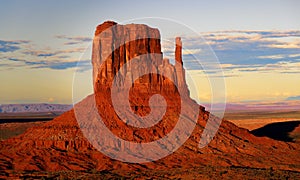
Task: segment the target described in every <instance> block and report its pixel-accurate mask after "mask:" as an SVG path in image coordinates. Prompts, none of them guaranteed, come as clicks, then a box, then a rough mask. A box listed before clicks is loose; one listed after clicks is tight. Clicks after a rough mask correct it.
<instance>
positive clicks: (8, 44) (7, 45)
mask: <svg viewBox="0 0 300 180" xmlns="http://www.w3.org/2000/svg"><path fill="white" fill-rule="evenodd" d="M29 42H30V41H24V40H16V41H5V40H0V52H14V51H17V50H19V49H21V47H20V46H21V45H23V44H27V43H29Z"/></svg>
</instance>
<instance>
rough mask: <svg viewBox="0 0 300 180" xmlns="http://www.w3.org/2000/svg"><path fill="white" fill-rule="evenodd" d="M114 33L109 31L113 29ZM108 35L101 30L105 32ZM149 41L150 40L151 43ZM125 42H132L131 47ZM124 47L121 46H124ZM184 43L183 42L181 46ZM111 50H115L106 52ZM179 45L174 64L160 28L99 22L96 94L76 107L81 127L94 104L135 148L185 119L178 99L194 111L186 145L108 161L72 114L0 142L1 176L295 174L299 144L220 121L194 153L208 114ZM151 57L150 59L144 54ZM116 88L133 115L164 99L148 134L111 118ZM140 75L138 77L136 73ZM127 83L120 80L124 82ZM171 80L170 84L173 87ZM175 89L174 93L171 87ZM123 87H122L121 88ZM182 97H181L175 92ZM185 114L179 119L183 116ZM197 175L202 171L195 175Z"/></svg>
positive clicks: (94, 61)
mask: <svg viewBox="0 0 300 180" xmlns="http://www.w3.org/2000/svg"><path fill="white" fill-rule="evenodd" d="M111 27H112V28H111ZM104 31H106V32H104ZM149 37H150V38H149ZM130 39H135V40H133V41H129V42H127V41H128V40H130ZM124 42H126V43H124ZM183 45H184V44H183ZM112 47H116V49H115V50H114V51H113V52H112V53H111V52H110V51H111V49H112ZM181 48H182V44H181V40H180V38H176V48H175V65H173V64H171V63H170V62H169V60H168V59H163V53H162V52H161V44H160V33H159V30H158V29H155V28H151V27H149V26H147V25H143V24H128V25H119V24H117V23H115V22H112V21H107V22H104V23H103V24H101V25H99V26H98V27H97V28H96V32H95V36H94V40H93V53H92V64H93V71H94V74H93V79H94V94H93V95H90V96H88V97H86V98H85V99H84V100H82V101H81V102H79V103H78V104H76V105H75V109H76V107H77V108H78V109H80V110H81V111H83V112H85V116H86V117H84V118H85V119H86V122H89V121H91V119H92V118H93V117H92V116H93V115H91V114H89V111H90V109H89V108H88V107H93V105H91V104H92V102H93V101H94V100H95V101H96V106H95V107H94V108H96V110H97V111H98V112H99V114H100V115H101V117H102V119H103V121H104V123H105V125H106V126H107V127H108V128H109V129H110V130H111V131H112V132H113V133H114V134H115V135H116V136H118V137H120V138H123V139H125V140H128V141H134V142H141V143H143V142H150V141H153V140H156V139H159V138H162V137H163V136H164V135H165V134H167V133H169V132H170V131H171V130H172V128H173V127H174V126H175V124H176V122H177V120H178V117H179V114H180V113H183V115H184V116H186V117H187V118H190V117H189V116H190V114H189V113H186V112H187V111H183V112H181V111H180V103H181V101H180V98H182V99H183V101H185V102H187V103H188V104H189V105H190V106H193V107H197V108H198V109H199V114H198V120H197V125H196V127H195V129H194V130H193V132H192V135H191V136H190V137H189V138H188V140H187V141H186V142H185V143H184V144H183V145H182V146H181V147H180V148H179V149H178V150H177V151H175V152H174V153H172V154H171V155H169V156H167V157H164V158H162V159H160V160H158V161H155V162H148V163H143V164H138V163H125V162H121V161H117V160H113V159H111V158H109V157H107V156H105V155H103V154H102V153H101V152H99V151H98V150H96V149H95V148H94V147H93V146H92V145H91V144H90V143H89V141H88V140H87V139H86V138H85V136H84V135H83V133H82V131H81V129H80V128H79V125H78V122H77V121H76V117H75V113H74V109H72V110H70V111H67V112H65V113H64V114H62V115H61V116H59V117H57V118H55V119H53V120H52V121H49V122H47V123H46V124H44V125H42V126H39V127H33V128H30V129H28V130H27V131H26V132H25V133H24V134H22V135H20V136H17V137H14V138H11V139H8V140H5V141H2V142H1V145H0V169H1V170H2V171H4V172H5V173H7V174H10V173H12V172H23V171H39V172H42V171H47V172H55V171H63V170H72V171H80V170H83V171H84V170H97V171H103V170H106V171H112V170H118V171H129V172H130V171H132V172H133V171H135V172H142V171H143V170H166V171H169V170H171V169H172V168H177V169H178V168H180V169H186V170H188V169H191V168H195V167H201V166H215V167H245V168H272V169H278V170H291V171H297V172H299V171H300V144H299V143H292V142H281V141H275V140H272V139H270V138H266V137H256V136H254V135H252V134H251V133H250V132H249V131H248V130H246V129H243V128H239V127H237V126H235V125H234V124H232V123H230V122H228V121H226V120H223V121H222V124H221V126H220V128H219V130H218V132H217V134H216V136H215V137H214V138H213V140H212V141H211V142H210V143H209V144H208V146H206V147H204V148H201V149H200V148H198V145H199V140H200V137H201V134H202V132H203V129H204V127H205V125H206V122H207V119H208V117H209V116H210V113H209V112H207V111H205V108H204V107H202V106H200V105H198V104H197V103H196V102H195V101H194V100H192V99H191V98H190V97H189V90H188V86H187V85H186V82H185V72H184V69H183V68H182V66H181V65H182V64H183V61H182V54H181ZM150 53H152V54H153V53H155V54H156V55H155V56H151V55H149V56H147V54H150ZM140 55H146V58H148V59H151V61H150V62H149V61H147V62H148V64H140V65H138V66H137V65H132V66H126V69H125V70H124V71H123V70H122V72H119V69H120V68H121V67H122V66H123V65H124V64H125V63H130V60H131V59H133V58H135V57H139V56H140ZM139 68H143V69H144V68H152V70H153V71H154V72H160V73H162V74H168V75H169V77H172V79H168V78H165V77H164V76H162V75H157V74H155V73H152V74H147V75H143V76H141V77H140V78H138V79H137V80H134V79H131V77H133V74H134V73H139V72H140V71H139ZM116 74H118V76H117V77H116V78H115V79H116V82H117V83H119V84H125V83H126V82H127V81H129V83H133V85H132V87H131V89H130V93H129V97H130V99H129V102H130V106H131V109H132V110H134V111H135V113H136V114H138V115H140V116H143V115H147V114H148V113H149V112H150V108H149V104H148V103H149V102H148V101H149V98H150V97H151V95H153V94H157V93H158V94H161V95H162V96H164V98H165V100H166V102H167V104H168V106H167V109H166V114H165V116H164V117H163V119H162V120H161V121H160V122H159V123H157V124H156V125H154V126H153V127H151V128H137V127H133V126H129V125H127V124H126V123H124V122H123V121H122V120H121V119H120V118H119V117H118V116H117V115H116V113H115V111H114V108H113V105H112V100H111V86H112V84H113V78H114V77H115V76H116ZM137 76H139V74H137ZM126 77H127V81H126V82H125V78H126ZM172 81H173V82H172ZM176 86H177V87H176ZM120 87H122V86H120ZM179 91H181V92H182V94H181V97H180V96H179V94H178V92H179ZM184 113H185V114H184ZM199 173H201V172H199Z"/></svg>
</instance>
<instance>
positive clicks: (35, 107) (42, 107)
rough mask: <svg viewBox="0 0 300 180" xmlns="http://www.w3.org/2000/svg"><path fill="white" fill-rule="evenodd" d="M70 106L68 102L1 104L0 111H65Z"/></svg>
mask: <svg viewBox="0 0 300 180" xmlns="http://www.w3.org/2000/svg"><path fill="white" fill-rule="evenodd" d="M72 107H73V105H70V104H46V103H42V104H2V105H0V113H26V112H30V113H34V112H65V111H68V110H70V109H71V108H72Z"/></svg>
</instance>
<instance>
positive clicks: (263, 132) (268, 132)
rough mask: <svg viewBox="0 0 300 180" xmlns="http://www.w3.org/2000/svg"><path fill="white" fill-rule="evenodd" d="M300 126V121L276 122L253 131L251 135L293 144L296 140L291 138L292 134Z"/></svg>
mask: <svg viewBox="0 0 300 180" xmlns="http://www.w3.org/2000/svg"><path fill="white" fill-rule="evenodd" d="M298 126H300V120H294V121H287V122H276V123H271V124H267V125H265V126H263V127H261V128H258V129H255V130H252V131H251V133H252V134H253V135H255V136H259V137H263V136H266V137H269V138H272V139H275V140H279V141H285V142H293V141H294V139H293V138H292V137H291V136H290V133H291V132H293V130H294V129H295V128H297V127H298Z"/></svg>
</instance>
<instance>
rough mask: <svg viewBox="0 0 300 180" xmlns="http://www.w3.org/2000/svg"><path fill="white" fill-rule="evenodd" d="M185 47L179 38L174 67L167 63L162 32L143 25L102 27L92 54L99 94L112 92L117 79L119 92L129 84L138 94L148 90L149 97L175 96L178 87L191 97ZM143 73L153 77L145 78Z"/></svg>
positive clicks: (99, 29) (108, 23) (109, 23)
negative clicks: (183, 59)
mask: <svg viewBox="0 0 300 180" xmlns="http://www.w3.org/2000/svg"><path fill="white" fill-rule="evenodd" d="M181 46H182V43H181V39H180V38H179V37H178V38H176V50H175V51H176V52H175V54H176V58H175V59H176V63H175V66H174V65H172V64H170V62H169V60H168V59H163V54H162V52H161V45H160V33H159V31H158V29H155V28H151V27H149V26H146V25H143V24H128V25H119V24H116V23H114V22H109V21H108V22H105V23H103V24H101V25H99V26H98V27H97V29H96V33H95V37H94V40H93V53H92V54H93V55H92V63H93V67H94V69H93V74H94V89H95V94H97V92H99V91H102V89H105V88H110V87H111V86H112V82H113V80H114V79H115V81H116V82H117V83H118V87H119V88H121V87H122V86H124V85H125V83H128V84H134V85H133V86H134V88H135V89H138V90H140V89H141V87H144V88H146V90H145V92H147V93H149V92H154V91H156V92H161V91H166V92H167V91H169V92H168V93H174V91H175V89H176V87H177V88H185V90H184V92H185V93H187V92H188V89H187V85H186V82H185V74H184V70H183V62H182V57H181V54H182V53H181V51H182V47H181ZM133 59H135V60H136V61H135V63H133V61H132V60H133ZM123 66H124V67H123ZM120 69H121V70H120ZM143 72H151V74H147V75H143V74H142V73H143ZM164 75H165V77H164ZM134 77H138V80H136V81H135V79H133V78H134ZM166 77H170V78H169V79H167V78H166ZM125 79H126V81H125ZM166 79H167V80H166Z"/></svg>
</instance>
